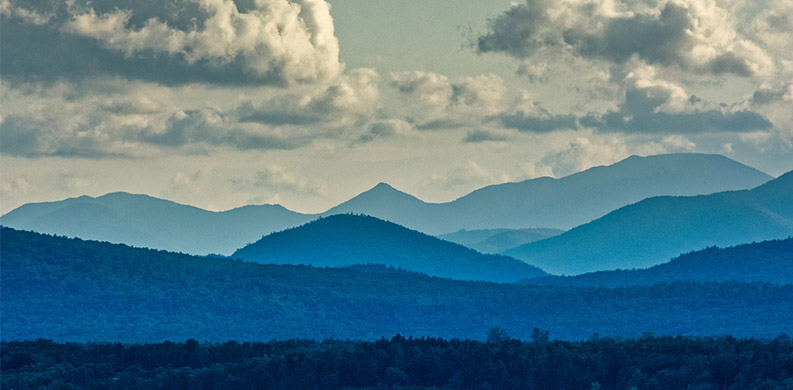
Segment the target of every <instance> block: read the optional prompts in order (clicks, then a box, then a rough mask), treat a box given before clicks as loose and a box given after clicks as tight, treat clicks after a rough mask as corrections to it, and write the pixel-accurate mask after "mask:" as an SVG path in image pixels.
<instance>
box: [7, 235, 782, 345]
mask: <svg viewBox="0 0 793 390" xmlns="http://www.w3.org/2000/svg"><path fill="white" fill-rule="evenodd" d="M0 250H1V251H2V256H0V267H2V273H0V276H1V277H2V283H0V294H2V311H3V312H2V315H3V318H2V334H1V335H0V336H2V339H3V340H7V341H12V340H30V339H35V338H40V337H42V338H48V339H53V340H57V341H73V342H76V341H89V342H92V341H112V342H115V341H118V342H159V341H164V340H186V339H188V338H193V339H197V340H200V341H227V340H251V341H261V340H272V339H292V338H302V339H316V340H322V339H326V338H335V339H362V340H375V339H378V338H380V337H390V336H392V335H394V334H397V333H401V334H409V335H413V336H415V337H423V336H432V337H443V338H461V339H467V338H470V339H482V338H484V337H485V335H486V334H487V331H488V329H490V328H493V327H501V328H503V329H504V330H505V331H506V332H507V333H508V334H509V335H510V336H512V337H515V338H519V339H524V340H528V339H530V338H531V336H532V329H533V328H542V329H547V330H548V331H549V332H550V335H551V337H553V338H556V339H579V340H580V339H585V338H587V337H589V336H591V335H592V334H593V333H599V334H601V335H603V336H624V337H636V336H640V335H642V334H643V333H645V332H655V333H656V334H659V335H673V336H676V335H679V334H680V335H733V336H736V337H766V338H773V337H776V336H778V335H779V334H780V333H783V332H789V331H790V327H791V324H793V305H791V302H793V286H791V285H775V284H768V283H751V284H747V283H734V282H731V283H705V284H699V283H671V284H665V283H662V284H657V285H654V286H649V287H627V288H614V289H610V288H589V287H587V288H579V287H556V286H533V285H513V284H496V283H484V282H463V281H454V280H449V279H441V278H433V277H429V276H426V275H420V274H415V273H410V272H371V271H370V270H365V269H364V270H358V269H324V268H316V267H308V266H286V265H263V264H256V263H247V262H243V261H238V260H231V259H215V258H205V257H195V256H188V255H183V254H176V253H169V252H163V251H154V250H146V249H137V248H131V247H128V246H124V245H117V244H108V243H99V242H92V241H82V240H77V239H67V238H62V237H53V236H46V235H41V234H36V233H29V232H20V231H16V230H12V229H8V228H3V229H2V240H0ZM364 268H366V267H364ZM370 268H371V267H370Z"/></svg>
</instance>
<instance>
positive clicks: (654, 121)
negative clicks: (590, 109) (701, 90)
mask: <svg viewBox="0 0 793 390" xmlns="http://www.w3.org/2000/svg"><path fill="white" fill-rule="evenodd" d="M580 123H581V125H582V126H585V127H592V128H595V129H596V130H598V131H600V132H622V133H670V134H675V133H676V134H693V133H715V132H749V131H756V130H768V129H770V128H771V127H772V126H773V125H772V123H771V122H770V121H768V119H766V118H765V117H764V116H762V115H760V114H758V113H756V112H753V111H747V110H743V111H736V112H731V113H723V112H721V111H717V110H710V111H701V112H693V113H665V112H657V113H653V112H650V113H633V114H626V113H624V112H614V111H610V112H608V113H606V114H604V115H602V116H592V115H589V116H585V117H583V118H581V120H580Z"/></svg>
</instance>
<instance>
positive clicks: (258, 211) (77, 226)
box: [0, 154, 771, 255]
mask: <svg viewBox="0 0 793 390" xmlns="http://www.w3.org/2000/svg"><path fill="white" fill-rule="evenodd" d="M769 179H771V177H770V176H768V175H766V174H764V173H762V172H760V171H758V170H756V169H754V168H750V167H747V166H745V165H743V164H741V163H738V162H736V161H733V160H730V159H728V158H726V157H723V156H719V155H706V154H669V155H658V156H650V157H637V156H632V157H629V158H627V159H625V160H623V161H620V162H618V163H616V164H613V165H610V166H602V167H595V168H591V169H588V170H586V171H583V172H579V173H576V174H572V175H569V176H566V177H563V178H560V179H553V178H548V177H543V178H538V179H532V180H526V181H523V182H520V183H505V184H498V185H493V186H488V187H485V188H482V189H479V190H476V191H474V192H472V193H470V194H468V195H465V196H463V197H461V198H459V199H456V200H454V201H451V202H447V203H426V202H423V201H421V200H420V199H418V198H415V197H413V196H411V195H409V194H406V193H403V192H400V191H398V190H396V189H394V188H393V187H391V186H390V185H388V184H385V183H381V184H378V185H377V186H375V187H374V188H372V189H371V190H369V191H366V192H364V193H362V194H360V195H358V196H356V197H354V198H352V199H350V200H349V201H347V202H344V203H342V204H340V205H338V206H336V207H334V208H331V209H330V210H328V211H327V212H325V213H321V214H320V215H321V216H329V215H333V214H339V213H363V214H368V215H372V216H375V217H378V218H381V219H385V220H388V221H391V222H394V223H398V224H400V225H404V226H406V227H408V228H411V229H415V230H419V231H422V232H424V233H429V234H436V235H440V234H447V233H450V232H457V231H459V230H461V229H467V230H476V229H526V228H556V229H569V228H572V227H574V226H577V225H580V224H583V223H587V222H589V221H591V220H593V219H595V218H598V217H600V216H603V215H605V214H606V213H608V212H610V211H612V210H614V209H617V208H619V207H622V206H625V205H628V204H631V203H634V202H637V201H640V200H642V199H644V198H646V197H650V196H656V195H695V194H708V193H713V192H718V191H725V190H737V189H746V188H752V187H755V186H757V185H759V184H762V183H764V182H766V181H768V180H769ZM316 217H317V215H308V214H301V213H298V212H294V211H290V210H287V209H285V208H283V207H282V206H279V205H251V206H245V207H240V208H236V209H232V210H228V211H223V212H213V211H207V210H203V209H200V208H196V207H192V206H187V205H182V204H178V203H175V202H171V201H167V200H163V199H157V198H153V197H150V196H146V195H134V194H127V193H112V194H107V195H104V196H100V197H95V198H94V197H88V196H81V197H77V198H70V199H66V200H62V201H57V202H45V203H31V204H26V205H23V206H21V207H19V208H17V209H15V210H12V211H11V212H9V213H8V214H6V215H4V216H2V217H0V224H2V225H3V226H9V227H13V228H18V229H25V230H34V231H38V232H42V233H50V234H59V235H66V236H72V237H80V238H84V239H95V240H103V241H109V242H116V243H126V244H130V245H135V246H143V247H149V248H155V249H164V250H170V251H178V252H185V253H192V254H207V253H217V254H222V255H228V254H230V253H232V252H233V251H234V250H236V249H238V248H240V247H242V246H244V245H245V244H248V243H251V242H253V241H255V240H257V239H259V238H260V237H262V236H263V235H266V234H269V233H272V232H276V231H280V230H283V229H287V228H291V227H295V226H298V225H301V224H304V223H306V222H308V221H311V220H313V219H315V218H316ZM518 236H519V234H518ZM502 238H508V237H505V236H502ZM514 238H515V235H514V234H513V236H512V237H511V239H514ZM449 239H451V240H454V239H453V238H449ZM507 241H509V240H507ZM513 243H515V245H518V244H520V242H513ZM491 244H493V243H492V242H491V243H489V244H486V246H479V247H478V248H479V249H482V250H485V251H488V252H489V251H492V250H496V249H497V250H503V249H504V248H505V247H504V245H506V244H505V242H504V241H501V242H499V243H496V244H497V245H495V246H494V245H491ZM471 245H474V246H476V245H479V244H477V243H471ZM483 245H485V244H484V243H483Z"/></svg>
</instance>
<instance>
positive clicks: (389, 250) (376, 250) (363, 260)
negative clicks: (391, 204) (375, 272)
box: [232, 214, 545, 282]
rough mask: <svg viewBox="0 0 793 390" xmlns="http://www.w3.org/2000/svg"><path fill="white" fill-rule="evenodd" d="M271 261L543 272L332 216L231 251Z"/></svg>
mask: <svg viewBox="0 0 793 390" xmlns="http://www.w3.org/2000/svg"><path fill="white" fill-rule="evenodd" d="M232 257H234V258H240V259H243V260H247V261H255V262H260V263H272V264H312V265H314V266H319V267H345V266H350V265H354V264H383V265H387V266H392V267H398V268H404V269H406V270H410V271H416V272H422V273H425V274H427V275H430V276H440V277H446V278H453V279H462V280H486V281H492V282H515V281H518V280H521V279H523V278H525V277H536V276H541V275H544V274H545V273H544V272H542V271H541V270H539V269H537V268H536V267H532V266H530V265H528V264H526V263H523V262H521V261H518V260H515V259H512V258H509V257H506V256H501V255H483V254H481V253H479V252H476V251H474V250H472V249H469V248H466V247H464V246H462V245H458V244H454V243H451V242H447V241H443V240H440V239H438V238H435V237H432V236H428V235H426V234H422V233H419V232H417V231H413V230H410V229H407V228H404V227H402V226H399V225H396V224H394V223H391V222H387V221H384V220H381V219H377V218H373V217H368V216H361V215H351V214H337V215H333V216H330V217H325V218H320V219H318V220H316V221H313V222H311V223H308V224H306V225H303V226H300V227H297V228H293V229H289V230H285V231H282V232H279V233H273V234H271V235H269V236H266V237H263V238H262V239H261V240H259V241H257V242H255V243H253V244H251V245H248V246H246V247H244V248H242V249H240V250H238V251H236V252H234V254H233V255H232Z"/></svg>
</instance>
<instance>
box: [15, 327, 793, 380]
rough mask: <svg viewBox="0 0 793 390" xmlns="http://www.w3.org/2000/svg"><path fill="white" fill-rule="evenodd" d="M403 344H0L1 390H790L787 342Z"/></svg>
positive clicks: (499, 335) (539, 338) (791, 345)
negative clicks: (392, 389)
mask: <svg viewBox="0 0 793 390" xmlns="http://www.w3.org/2000/svg"><path fill="white" fill-rule="evenodd" d="M534 335H535V337H534V338H533V339H532V340H531V341H529V342H521V341H517V340H511V339H509V337H508V336H506V335H505V334H504V332H503V330H500V329H492V330H491V331H490V334H489V337H488V342H486V343H485V342H477V341H470V340H458V339H454V340H442V339H435V338H421V339H414V338H405V337H402V336H399V335H397V336H395V337H393V338H391V339H380V340H378V341H373V342H360V341H334V340H326V341H324V342H315V341H301V340H290V341H272V342H253V343H249V342H246V343H238V342H233V341H230V342H225V343H218V344H201V343H198V342H196V341H195V340H187V341H186V342H183V343H173V342H164V343H159V344H144V345H124V344H120V343H90V344H80V343H65V344H58V343H54V342H52V341H48V340H35V341H26V342H3V343H2V345H0V351H2V360H1V363H0V364H2V367H3V370H2V375H0V377H2V382H1V383H2V388H3V389H15V390H25V389H40V390H46V389H103V390H105V389H111V390H112V389H158V388H165V389H309V390H310V389H345V388H346V389H384V388H403V389H436V390H440V389H585V390H590V389H592V390H594V389H604V390H605V389H642V390H679V389H691V390H695V389H696V390H751V389H763V390H784V389H791V388H793V342H792V341H791V339H790V337H788V336H779V337H777V338H775V339H773V340H757V339H736V338H733V337H720V338H691V337H654V336H645V337H641V338H637V339H614V338H603V337H597V336H593V337H591V338H590V339H589V340H586V341H578V342H564V341H554V340H548V339H547V337H546V336H547V334H546V333H545V332H543V331H541V330H535V331H534Z"/></svg>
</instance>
